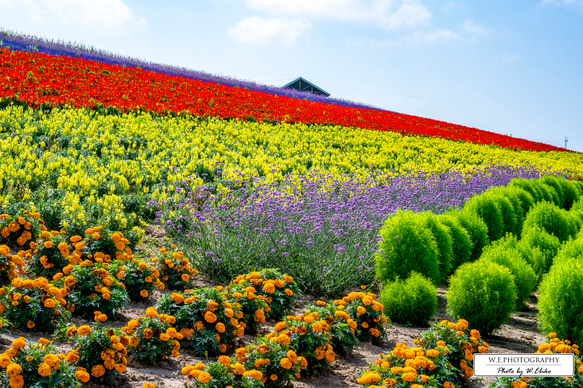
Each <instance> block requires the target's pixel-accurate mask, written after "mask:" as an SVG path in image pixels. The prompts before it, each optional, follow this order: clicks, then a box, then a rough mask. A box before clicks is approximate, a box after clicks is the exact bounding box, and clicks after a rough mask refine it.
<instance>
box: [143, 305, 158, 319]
mask: <svg viewBox="0 0 583 388" xmlns="http://www.w3.org/2000/svg"><path fill="white" fill-rule="evenodd" d="M146 316H148V317H150V318H156V317H158V310H156V308H155V307H148V308H147V309H146Z"/></svg>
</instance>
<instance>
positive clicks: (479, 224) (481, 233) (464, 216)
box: [451, 210, 490, 261]
mask: <svg viewBox="0 0 583 388" xmlns="http://www.w3.org/2000/svg"><path fill="white" fill-rule="evenodd" d="M451 215H452V216H453V217H455V218H456V219H457V220H458V221H459V223H460V224H461V226H462V227H463V228H464V229H465V230H466V231H467V232H468V234H469V236H470V240H471V241H472V244H473V248H472V254H471V255H470V261H475V260H477V259H478V258H479V257H480V255H481V254H482V249H484V247H485V246H486V245H488V244H489V243H490V239H489V238H488V226H487V225H486V223H485V222H484V221H483V220H482V219H481V218H480V217H478V215H476V214H475V213H472V212H470V211H468V210H462V211H456V212H452V213H451Z"/></svg>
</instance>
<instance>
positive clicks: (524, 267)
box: [480, 245, 536, 307]
mask: <svg viewBox="0 0 583 388" xmlns="http://www.w3.org/2000/svg"><path fill="white" fill-rule="evenodd" d="M481 260H484V261H487V262H491V263H496V264H500V265H502V266H504V267H506V268H508V269H509V270H510V272H512V275H513V276H514V284H515V285H516V296H517V298H516V305H517V307H521V306H522V305H523V303H524V301H525V300H526V299H527V298H528V297H529V296H530V294H531V293H532V291H533V289H534V286H535V280H536V275H535V272H534V270H533V269H532V267H531V266H530V265H529V264H528V262H527V261H526V260H525V259H523V258H522V255H521V254H520V252H519V251H518V249H516V248H514V249H512V248H510V247H508V246H502V245H490V246H489V247H487V248H486V249H484V252H483V253H482V256H481V257H480V261H481Z"/></svg>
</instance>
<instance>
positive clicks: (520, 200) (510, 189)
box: [504, 184, 534, 237]
mask: <svg viewBox="0 0 583 388" xmlns="http://www.w3.org/2000/svg"><path fill="white" fill-rule="evenodd" d="M504 192H505V193H506V194H507V196H508V199H509V200H510V202H512V205H513V206H514V211H515V213H516V233H515V234H516V235H517V236H518V237H520V235H521V233H522V224H524V218H525V217H526V214H528V212H529V210H530V209H531V208H532V207H533V206H534V199H533V198H532V195H531V194H530V193H529V192H528V191H526V190H524V189H522V188H520V187H518V186H513V185H512V184H510V185H508V186H506V187H505V188H504Z"/></svg>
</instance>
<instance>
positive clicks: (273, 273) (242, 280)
mask: <svg viewBox="0 0 583 388" xmlns="http://www.w3.org/2000/svg"><path fill="white" fill-rule="evenodd" d="M230 284H231V285H233V284H240V285H242V286H244V287H253V288H254V289H255V291H254V292H255V293H257V295H259V296H261V297H263V298H265V300H267V303H269V309H267V310H266V311H265V312H267V313H268V314H267V316H268V317H269V318H272V319H275V320H279V319H281V318H283V317H284V316H285V315H286V314H287V313H288V312H290V311H291V310H292V309H293V306H294V303H295V300H296V298H297V297H298V295H299V288H298V284H297V283H296V282H295V280H294V279H293V278H292V277H291V276H289V275H288V274H282V273H281V272H280V271H279V270H277V269H274V268H266V269H262V270H260V271H253V272H250V273H248V274H244V275H239V276H237V277H236V278H235V279H233V280H232V281H231V283H230ZM252 293H253V292H252Z"/></svg>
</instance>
